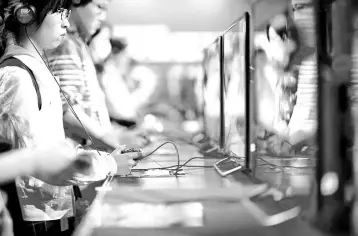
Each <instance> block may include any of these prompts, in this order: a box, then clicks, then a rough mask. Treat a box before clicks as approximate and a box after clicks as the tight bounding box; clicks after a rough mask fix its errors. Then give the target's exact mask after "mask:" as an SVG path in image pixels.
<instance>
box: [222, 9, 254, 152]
mask: <svg viewBox="0 0 358 236" xmlns="http://www.w3.org/2000/svg"><path fill="white" fill-rule="evenodd" d="M249 34H250V30H249V14H248V13H245V14H244V16H242V17H241V18H240V19H238V20H236V21H235V22H234V23H233V24H232V25H231V26H230V27H229V28H228V29H227V30H226V31H225V32H224V34H223V48H224V59H223V64H224V66H223V68H224V79H223V81H224V96H223V97H224V100H223V104H224V113H223V114H224V117H223V118H224V124H225V129H224V148H223V149H224V150H225V151H226V152H227V153H229V154H231V155H233V156H236V157H243V158H245V157H246V155H247V153H246V150H247V147H246V143H248V142H247V140H246V139H247V135H246V132H247V129H246V126H248V125H249V122H248V114H249V111H248V108H249V107H248V92H247V91H248V88H249V87H248V85H249V81H250V70H249V69H250V39H249Z"/></svg>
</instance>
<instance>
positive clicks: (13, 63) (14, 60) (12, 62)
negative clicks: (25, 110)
mask: <svg viewBox="0 0 358 236" xmlns="http://www.w3.org/2000/svg"><path fill="white" fill-rule="evenodd" d="M5 66H18V67H21V68H22V69H24V70H26V71H27V72H28V73H29V74H30V77H31V80H32V84H33V85H34V87H35V90H36V94H37V105H38V108H39V110H41V108H42V98H41V93H40V88H39V85H38V83H37V81H36V78H35V75H34V73H33V72H32V71H31V70H30V68H29V67H28V66H26V65H25V63H23V62H22V61H21V60H19V59H17V58H15V57H8V58H6V59H5V60H4V61H2V62H1V63H0V68H2V67H5Z"/></svg>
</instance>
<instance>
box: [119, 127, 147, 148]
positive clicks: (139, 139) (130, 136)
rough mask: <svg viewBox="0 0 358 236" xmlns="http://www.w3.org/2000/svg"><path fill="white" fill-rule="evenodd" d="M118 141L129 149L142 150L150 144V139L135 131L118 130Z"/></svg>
mask: <svg viewBox="0 0 358 236" xmlns="http://www.w3.org/2000/svg"><path fill="white" fill-rule="evenodd" d="M118 140H119V143H121V144H125V145H126V146H127V147H131V148H140V147H144V146H146V145H147V144H148V139H146V138H145V137H144V136H143V135H142V134H141V133H140V132H137V131H135V130H134V131H132V130H125V131H121V130H118Z"/></svg>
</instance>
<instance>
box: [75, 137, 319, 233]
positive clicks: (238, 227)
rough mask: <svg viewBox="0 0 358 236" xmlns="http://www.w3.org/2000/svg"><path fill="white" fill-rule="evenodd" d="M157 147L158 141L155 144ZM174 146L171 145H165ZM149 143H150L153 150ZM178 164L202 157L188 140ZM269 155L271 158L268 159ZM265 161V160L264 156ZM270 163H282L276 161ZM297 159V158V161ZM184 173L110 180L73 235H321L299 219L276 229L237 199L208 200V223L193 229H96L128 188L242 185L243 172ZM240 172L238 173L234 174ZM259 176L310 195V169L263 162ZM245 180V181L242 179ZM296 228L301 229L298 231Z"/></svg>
mask: <svg viewBox="0 0 358 236" xmlns="http://www.w3.org/2000/svg"><path fill="white" fill-rule="evenodd" d="M153 146H154V145H153ZM167 148H170V146H167ZM150 149H151V147H149V150H150ZM178 149H179V152H180V162H181V163H184V162H185V161H187V160H189V159H190V158H191V157H193V156H200V155H199V154H198V153H197V151H196V149H195V148H194V147H192V146H189V145H187V144H179V145H178ZM268 159H269V158H268ZM265 160H266V159H265ZM216 161H217V160H216V159H195V160H193V161H192V162H190V164H191V165H197V166H204V165H205V166H207V165H213V164H214V163H215V162H216ZM269 161H270V162H275V161H276V162H282V160H274V159H272V158H271V160H269ZM293 161H296V162H297V160H293ZM176 164H177V159H176V155H152V156H150V158H147V159H146V160H143V161H141V162H140V163H139V164H138V165H137V166H136V168H153V167H158V166H159V165H160V166H172V165H176ZM185 172H186V176H183V177H178V178H175V177H163V178H136V179H128V178H114V179H113V181H112V183H111V188H112V190H111V191H108V192H107V191H100V192H98V193H97V196H96V198H95V200H94V201H93V203H92V206H91V209H90V211H89V212H88V214H87V215H86V216H85V217H84V219H83V221H82V222H81V224H80V225H79V227H78V229H77V231H76V232H75V236H88V235H101V236H106V235H139V234H141V233H145V234H146V235H249V234H252V233H254V235H300V236H301V235H320V234H319V233H318V232H317V231H315V230H313V229H312V228H311V227H309V226H308V224H307V223H305V222H303V221H302V220H301V219H300V218H296V219H293V220H290V221H287V222H285V223H283V224H280V225H277V226H274V227H263V226H262V225H261V224H260V223H259V222H258V221H257V220H256V219H255V217H253V216H252V215H251V214H250V212H248V210H247V209H246V208H245V207H244V206H243V205H242V204H240V203H239V202H210V201H209V202H204V203H203V207H204V227H193V228H179V227H176V228H167V229H129V228H118V227H97V228H96V227H94V226H96V225H99V224H100V223H98V222H100V219H99V218H100V211H101V208H102V206H103V204H114V205H115V204H119V203H121V202H122V200H120V196H121V195H123V194H121V193H123V192H125V191H126V190H129V191H133V193H135V194H136V197H138V196H137V195H138V194H139V195H140V194H141V192H144V191H146V190H153V189H162V190H163V189H166V190H168V191H174V190H175V189H176V190H178V189H179V190H183V191H187V189H193V190H195V189H196V190H198V189H199V190H202V191H207V190H212V189H215V188H228V187H229V186H233V185H238V186H242V183H240V182H241V181H240V176H239V177H237V176H234V175H232V176H229V177H228V178H221V177H220V176H219V175H218V174H217V173H216V171H215V170H214V169H213V168H186V169H185ZM235 174H236V173H235ZM256 175H257V177H259V179H265V180H267V181H268V182H271V184H272V185H274V186H276V187H278V188H279V189H280V190H282V191H284V192H285V191H286V193H288V194H295V195H296V194H298V195H307V194H308V193H309V189H310V187H309V183H310V181H309V179H310V176H311V173H303V172H300V173H298V175H297V174H294V173H288V174H287V173H285V174H284V173H283V172H282V171H281V172H280V171H277V170H275V169H272V168H270V167H269V166H267V165H266V166H265V165H260V166H259V167H258V168H257V172H256ZM244 182H245V181H244ZM303 199H304V204H308V197H307V196H306V197H304V198H303ZM295 229H297V230H295Z"/></svg>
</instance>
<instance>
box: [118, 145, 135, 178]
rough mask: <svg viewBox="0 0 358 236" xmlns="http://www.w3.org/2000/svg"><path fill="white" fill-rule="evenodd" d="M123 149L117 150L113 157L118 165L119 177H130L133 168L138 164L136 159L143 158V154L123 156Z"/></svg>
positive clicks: (126, 154)
mask: <svg viewBox="0 0 358 236" xmlns="http://www.w3.org/2000/svg"><path fill="white" fill-rule="evenodd" d="M121 152H122V147H120V148H117V149H116V150H114V151H113V152H112V153H111V156H112V157H113V158H114V159H115V161H116V163H117V175H122V176H125V175H129V173H130V172H131V169H132V167H133V166H134V165H135V164H136V162H135V161H134V159H138V158H140V157H142V153H141V152H130V153H124V154H122V153H121Z"/></svg>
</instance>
